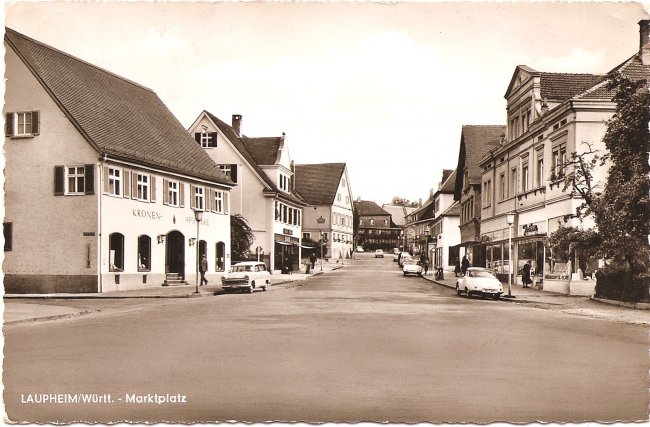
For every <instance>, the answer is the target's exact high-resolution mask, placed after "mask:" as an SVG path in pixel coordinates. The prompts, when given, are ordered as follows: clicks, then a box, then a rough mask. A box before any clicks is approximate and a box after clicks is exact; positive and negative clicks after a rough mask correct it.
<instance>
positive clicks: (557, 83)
mask: <svg viewBox="0 0 650 427" xmlns="http://www.w3.org/2000/svg"><path fill="white" fill-rule="evenodd" d="M539 76H540V78H539V84H540V94H541V97H542V99H549V100H554V101H560V102H561V101H565V100H567V99H569V98H571V97H573V96H575V95H577V94H579V93H580V92H582V91H584V90H585V89H587V88H589V87H591V86H593V85H594V84H595V83H596V82H598V81H600V80H602V78H603V77H604V76H602V75H596V74H571V73H539Z"/></svg>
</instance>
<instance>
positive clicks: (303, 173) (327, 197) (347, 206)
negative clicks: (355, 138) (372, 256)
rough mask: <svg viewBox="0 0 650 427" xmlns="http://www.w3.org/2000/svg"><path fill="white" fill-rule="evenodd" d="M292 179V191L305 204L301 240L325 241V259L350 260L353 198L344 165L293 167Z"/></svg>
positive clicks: (322, 164) (326, 164)
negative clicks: (296, 193)
mask: <svg viewBox="0 0 650 427" xmlns="http://www.w3.org/2000/svg"><path fill="white" fill-rule="evenodd" d="M295 177H296V190H297V191H298V194H300V196H301V197H302V198H303V199H304V200H305V202H307V203H308V206H306V207H305V208H304V210H303V212H304V219H303V226H302V235H303V238H308V239H311V240H312V241H314V242H318V241H320V240H321V239H323V240H324V241H325V242H327V243H326V248H327V250H326V251H324V252H325V253H324V256H325V257H327V258H334V259H346V258H350V256H351V255H352V251H353V250H354V248H353V246H352V245H353V244H354V233H353V217H354V214H353V208H352V203H353V200H354V199H353V197H352V187H351V186H350V179H349V177H348V169H347V165H346V164H345V163H316V164H297V165H296V168H295ZM324 247H325V246H324Z"/></svg>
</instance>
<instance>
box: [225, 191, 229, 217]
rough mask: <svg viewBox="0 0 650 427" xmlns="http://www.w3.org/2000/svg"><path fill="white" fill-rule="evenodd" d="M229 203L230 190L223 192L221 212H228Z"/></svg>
mask: <svg viewBox="0 0 650 427" xmlns="http://www.w3.org/2000/svg"><path fill="white" fill-rule="evenodd" d="M229 205H230V192H225V191H224V192H223V213H225V214H227V213H228V212H229V209H228V208H229V207H230V206H229Z"/></svg>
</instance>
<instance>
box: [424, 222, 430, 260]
mask: <svg viewBox="0 0 650 427" xmlns="http://www.w3.org/2000/svg"><path fill="white" fill-rule="evenodd" d="M430 233H431V231H430V230H429V228H428V227H427V228H425V229H424V253H425V257H426V260H427V261H429V234H430Z"/></svg>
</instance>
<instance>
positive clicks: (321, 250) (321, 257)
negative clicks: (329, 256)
mask: <svg viewBox="0 0 650 427" xmlns="http://www.w3.org/2000/svg"><path fill="white" fill-rule="evenodd" d="M320 271H323V232H322V231H321V232H320Z"/></svg>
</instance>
